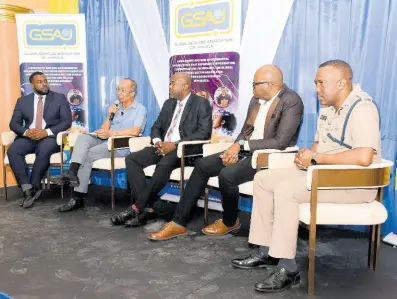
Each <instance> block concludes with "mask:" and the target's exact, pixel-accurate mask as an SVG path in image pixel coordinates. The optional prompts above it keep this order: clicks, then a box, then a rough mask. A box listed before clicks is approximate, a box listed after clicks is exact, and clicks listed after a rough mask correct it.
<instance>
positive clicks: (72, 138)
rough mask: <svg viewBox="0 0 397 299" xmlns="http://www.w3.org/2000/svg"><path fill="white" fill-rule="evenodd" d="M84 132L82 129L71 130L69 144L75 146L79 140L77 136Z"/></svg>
mask: <svg viewBox="0 0 397 299" xmlns="http://www.w3.org/2000/svg"><path fill="white" fill-rule="evenodd" d="M81 134H83V133H82V132H80V131H77V130H76V131H69V140H68V143H69V146H70V147H74V146H75V145H76V141H77V137H79V135H81Z"/></svg>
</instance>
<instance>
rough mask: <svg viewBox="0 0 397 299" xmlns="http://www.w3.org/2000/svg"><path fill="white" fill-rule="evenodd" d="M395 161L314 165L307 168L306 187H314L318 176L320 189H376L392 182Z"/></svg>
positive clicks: (309, 188)
mask: <svg viewBox="0 0 397 299" xmlns="http://www.w3.org/2000/svg"><path fill="white" fill-rule="evenodd" d="M392 166H393V162H392V161H389V160H382V162H380V163H373V164H371V165H369V166H367V167H364V166H357V165H341V164H337V165H313V166H309V168H308V169H307V177H306V187H307V189H308V190H311V189H312V182H313V177H314V176H315V175H317V176H318V180H317V181H318V182H317V184H318V189H374V188H380V187H384V186H387V185H388V184H389V183H390V171H391V168H392Z"/></svg>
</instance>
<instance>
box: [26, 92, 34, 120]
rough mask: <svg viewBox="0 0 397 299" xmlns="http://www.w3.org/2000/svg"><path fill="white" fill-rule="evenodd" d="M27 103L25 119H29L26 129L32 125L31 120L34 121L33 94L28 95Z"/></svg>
mask: <svg viewBox="0 0 397 299" xmlns="http://www.w3.org/2000/svg"><path fill="white" fill-rule="evenodd" d="M28 97H29V98H28V103H29V109H28V113H27V117H28V119H29V124H28V127H29V126H30V125H31V124H32V122H33V119H34V92H33V93H31V94H30V95H28Z"/></svg>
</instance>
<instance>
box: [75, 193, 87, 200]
mask: <svg viewBox="0 0 397 299" xmlns="http://www.w3.org/2000/svg"><path fill="white" fill-rule="evenodd" d="M86 194H87V193H81V192H77V191H73V196H74V197H76V198H75V199H77V200H79V199H80V200H83V199H84V196H85V195H86Z"/></svg>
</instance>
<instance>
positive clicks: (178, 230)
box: [148, 221, 187, 241]
mask: <svg viewBox="0 0 397 299" xmlns="http://www.w3.org/2000/svg"><path fill="white" fill-rule="evenodd" d="M186 234H187V229H186V227H183V226H180V225H176V224H175V222H173V221H171V222H168V223H167V224H166V225H164V226H163V228H162V229H160V230H159V231H158V232H157V233H152V234H150V235H149V236H148V238H149V239H150V240H153V241H166V240H169V239H172V238H176V237H182V236H186Z"/></svg>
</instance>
